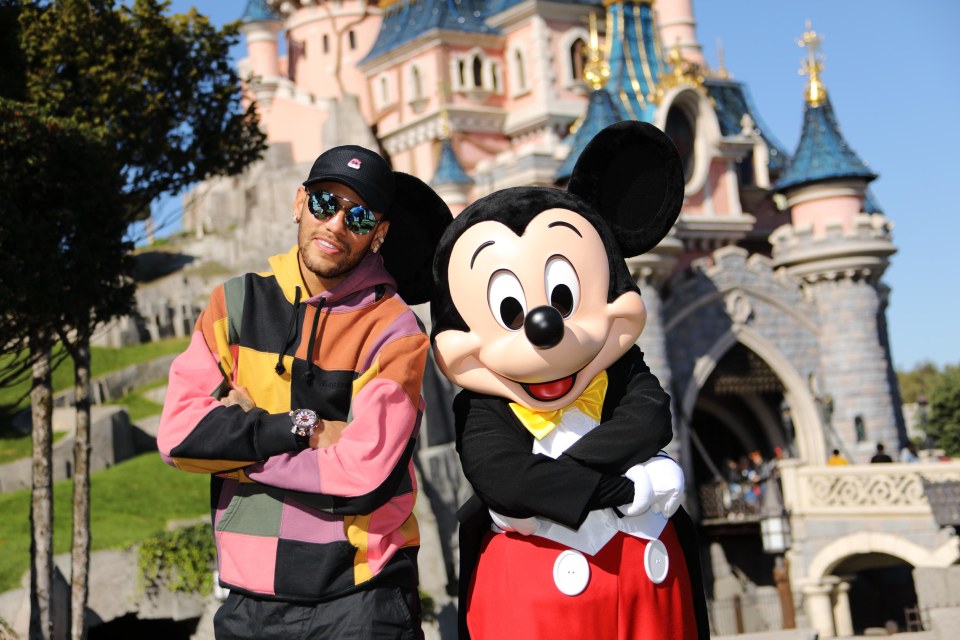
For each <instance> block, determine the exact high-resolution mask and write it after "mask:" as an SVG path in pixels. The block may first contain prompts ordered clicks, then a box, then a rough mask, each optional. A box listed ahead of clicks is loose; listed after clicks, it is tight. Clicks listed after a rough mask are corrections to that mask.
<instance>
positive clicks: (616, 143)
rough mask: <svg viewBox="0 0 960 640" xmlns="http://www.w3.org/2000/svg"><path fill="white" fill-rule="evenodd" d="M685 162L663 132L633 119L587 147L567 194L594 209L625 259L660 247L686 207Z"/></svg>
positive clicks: (611, 126)
mask: <svg viewBox="0 0 960 640" xmlns="http://www.w3.org/2000/svg"><path fill="white" fill-rule="evenodd" d="M683 185H684V179H683V163H682V162H681V161H680V154H678V153H677V148H676V147H675V146H674V144H673V141H671V140H670V138H669V137H668V136H667V134H665V133H663V132H662V131H660V129H658V128H657V127H655V126H653V125H652V124H649V123H646V122H638V121H635V120H628V121H624V122H618V123H616V124H612V125H610V126H609V127H607V128H605V129H603V130H602V131H601V132H600V133H598V134H597V135H596V136H595V137H594V138H593V140H591V141H590V143H589V144H587V146H586V147H585V148H584V150H583V152H582V153H581V154H580V158H578V159H577V164H576V165H575V166H574V168H573V173H572V175H571V177H570V183H569V185H568V186H567V191H569V192H571V193H575V194H576V195H578V196H580V197H581V198H583V199H585V200H587V201H588V202H590V203H591V204H593V205H594V207H595V208H596V210H597V212H598V213H599V214H600V215H601V216H602V217H603V218H604V219H606V221H607V223H608V224H609V225H610V227H611V229H612V230H613V233H614V237H616V238H617V241H618V243H619V244H620V249H621V251H622V252H623V255H624V257H628V258H629V257H631V256H638V255H640V254H642V253H646V252H647V251H649V250H650V249H653V248H654V247H655V246H657V243H658V242H660V240H662V239H663V238H664V236H666V235H667V233H669V231H670V228H671V227H672V226H673V223H674V222H675V221H676V219H677V216H679V215H680V207H681V206H682V205H683Z"/></svg>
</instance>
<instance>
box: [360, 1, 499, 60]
mask: <svg viewBox="0 0 960 640" xmlns="http://www.w3.org/2000/svg"><path fill="white" fill-rule="evenodd" d="M483 9H484V6H483V0H398V1H397V2H396V3H394V4H392V5H390V6H389V7H387V9H386V11H385V12H384V14H383V22H382V23H381V25H380V33H379V34H378V35H377V41H376V42H375V43H374V44H373V48H372V49H371V50H370V53H368V54H367V55H366V57H365V58H364V59H363V61H364V62H365V61H367V60H371V59H373V58H376V57H378V56H382V55H383V54H385V53H388V52H390V51H392V50H393V49H396V48H397V47H399V46H400V45H402V44H405V43H407V42H410V41H412V40H415V39H417V38H419V37H420V36H422V35H423V34H425V33H427V32H428V31H432V30H442V31H460V32H464V33H475V34H500V33H501V31H500V30H499V29H496V28H494V27H491V26H490V25H488V24H487V23H486V22H485V20H484V17H485V14H484V11H483Z"/></svg>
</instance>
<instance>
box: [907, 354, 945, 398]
mask: <svg viewBox="0 0 960 640" xmlns="http://www.w3.org/2000/svg"><path fill="white" fill-rule="evenodd" d="M939 377H940V370H939V369H937V366H936V365H935V364H933V363H932V362H930V361H929V360H927V361H925V362H921V363H920V364H918V365H916V366H915V367H914V368H913V369H911V370H910V371H897V380H898V382H899V383H900V393H901V395H902V396H903V401H904V402H906V403H913V402H916V401H917V399H919V398H920V397H921V396H925V395H927V394H929V393H930V390H931V389H933V387H934V385H935V384H936V381H937V379H938V378H939Z"/></svg>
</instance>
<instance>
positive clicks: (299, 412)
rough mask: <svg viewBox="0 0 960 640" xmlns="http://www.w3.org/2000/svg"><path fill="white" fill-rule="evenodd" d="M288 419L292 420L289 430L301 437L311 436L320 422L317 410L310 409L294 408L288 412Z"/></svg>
mask: <svg viewBox="0 0 960 640" xmlns="http://www.w3.org/2000/svg"><path fill="white" fill-rule="evenodd" d="M290 420H291V422H293V426H292V427H290V432H291V433H295V434H296V435H297V436H299V437H301V438H309V437H310V436H312V435H313V432H314V430H315V429H316V428H317V424H318V423H319V422H320V418H319V417H318V416H317V412H316V411H314V410H312V409H294V410H293V411H291V412H290Z"/></svg>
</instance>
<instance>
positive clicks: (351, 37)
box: [347, 29, 357, 51]
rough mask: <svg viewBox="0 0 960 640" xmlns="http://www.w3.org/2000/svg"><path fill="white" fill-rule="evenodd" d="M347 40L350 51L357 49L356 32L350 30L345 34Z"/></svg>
mask: <svg viewBox="0 0 960 640" xmlns="http://www.w3.org/2000/svg"><path fill="white" fill-rule="evenodd" d="M347 39H348V40H349V42H350V50H351V51H353V50H354V49H356V48H357V34H356V32H355V31H354V30H353V29H351V30H350V32H349V33H347Z"/></svg>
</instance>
